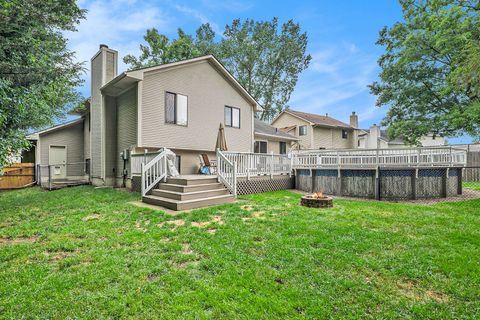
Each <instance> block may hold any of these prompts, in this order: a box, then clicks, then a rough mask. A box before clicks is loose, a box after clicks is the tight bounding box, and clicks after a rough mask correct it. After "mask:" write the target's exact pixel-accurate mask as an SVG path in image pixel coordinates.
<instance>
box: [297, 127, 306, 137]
mask: <svg viewBox="0 0 480 320" xmlns="http://www.w3.org/2000/svg"><path fill="white" fill-rule="evenodd" d="M298 135H299V136H306V135H307V126H300V127H298Z"/></svg>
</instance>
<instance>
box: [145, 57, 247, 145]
mask: <svg viewBox="0 0 480 320" xmlns="http://www.w3.org/2000/svg"><path fill="white" fill-rule="evenodd" d="M166 91H168V92H173V93H178V94H182V95H186V96H187V97H188V124H187V126H178V125H174V124H166V123H165V92H166ZM142 101H143V103H142V111H141V112H142V144H143V146H148V147H161V146H166V147H169V148H172V149H175V148H177V149H191V150H211V151H213V150H214V148H215V143H216V139H217V133H218V126H219V125H220V123H224V118H225V117H224V107H225V106H226V105H227V106H232V107H237V108H240V129H237V128H229V127H227V128H225V136H226V140H227V146H228V148H229V150H234V151H251V150H252V148H253V128H252V125H253V108H252V106H251V105H250V104H249V103H248V102H247V101H246V100H245V98H244V97H243V96H242V95H240V93H239V92H238V91H237V90H236V89H235V88H234V87H232V85H231V84H230V82H228V81H227V80H226V79H225V78H224V77H223V76H222V75H221V74H220V73H219V72H218V71H217V70H216V69H215V68H214V67H213V66H212V65H211V64H210V63H208V62H207V61H202V62H197V63H193V64H188V65H185V66H181V67H176V68H173V69H167V70H164V71H160V72H159V71H152V72H151V73H149V72H147V73H145V76H144V80H143V90H142Z"/></svg>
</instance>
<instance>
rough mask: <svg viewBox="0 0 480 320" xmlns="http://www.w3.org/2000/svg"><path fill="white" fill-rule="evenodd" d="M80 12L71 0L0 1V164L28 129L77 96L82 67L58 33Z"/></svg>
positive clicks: (24, 142) (19, 146)
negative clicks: (76, 89) (76, 88)
mask: <svg viewBox="0 0 480 320" xmlns="http://www.w3.org/2000/svg"><path fill="white" fill-rule="evenodd" d="M84 15H85V11H84V10H81V9H79V8H78V6H77V5H76V3H75V1H74V0H68V1H60V0H46V1H41V0H11V1H2V2H0V138H1V142H0V167H2V166H3V165H4V164H5V162H6V159H7V157H8V156H9V155H10V154H11V153H13V152H16V151H19V150H20V149H22V148H25V147H28V141H27V140H26V133H27V130H28V129H30V128H41V127H45V126H48V125H51V124H52V121H53V119H54V118H56V117H60V116H62V115H63V114H64V113H65V111H66V110H68V109H69V108H71V106H72V105H74V104H76V103H77V102H78V101H79V99H80V96H79V94H78V93H77V92H76V91H75V87H77V86H78V85H79V84H80V83H81V79H80V74H81V72H82V70H83V69H82V65H81V64H80V63H76V62H74V61H73V60H74V59H73V58H74V57H73V52H71V51H69V50H68V49H67V47H66V45H67V40H66V39H65V38H64V36H63V35H62V32H63V31H74V30H75V26H76V25H77V24H78V23H79V21H80V20H81V19H83V18H84Z"/></svg>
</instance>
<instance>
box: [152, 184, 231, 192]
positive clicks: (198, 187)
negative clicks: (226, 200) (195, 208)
mask: <svg viewBox="0 0 480 320" xmlns="http://www.w3.org/2000/svg"><path fill="white" fill-rule="evenodd" d="M224 188H225V187H224V186H223V184H221V183H220V182H215V183H204V184H194V185H183V184H174V183H166V182H162V183H160V184H159V185H158V189H159V190H168V191H176V192H195V191H203V190H214V189H224Z"/></svg>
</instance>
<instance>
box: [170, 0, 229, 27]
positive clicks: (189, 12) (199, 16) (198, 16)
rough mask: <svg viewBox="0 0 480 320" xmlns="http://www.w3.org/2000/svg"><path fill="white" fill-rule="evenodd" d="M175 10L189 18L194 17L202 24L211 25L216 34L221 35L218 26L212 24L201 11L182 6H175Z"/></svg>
mask: <svg viewBox="0 0 480 320" xmlns="http://www.w3.org/2000/svg"><path fill="white" fill-rule="evenodd" d="M174 7H175V9H177V10H178V11H179V12H181V13H183V14H186V15H187V16H190V17H193V18H194V19H196V20H198V21H199V22H200V23H202V24H204V23H209V24H210V26H211V27H212V29H213V31H215V33H217V34H220V33H221V30H220V28H219V27H218V25H217V24H216V23H214V22H212V21H211V20H210V19H209V18H208V17H207V16H206V15H204V14H203V13H201V12H200V11H199V10H196V9H193V8H192V7H187V6H182V5H175V6H174Z"/></svg>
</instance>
